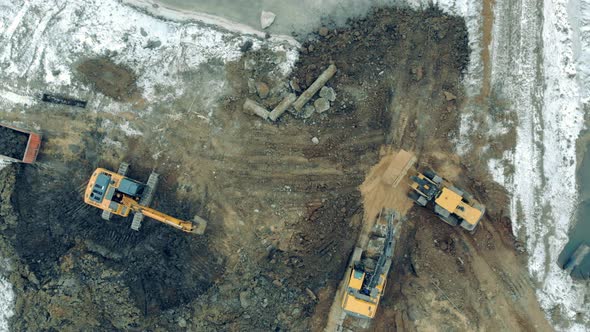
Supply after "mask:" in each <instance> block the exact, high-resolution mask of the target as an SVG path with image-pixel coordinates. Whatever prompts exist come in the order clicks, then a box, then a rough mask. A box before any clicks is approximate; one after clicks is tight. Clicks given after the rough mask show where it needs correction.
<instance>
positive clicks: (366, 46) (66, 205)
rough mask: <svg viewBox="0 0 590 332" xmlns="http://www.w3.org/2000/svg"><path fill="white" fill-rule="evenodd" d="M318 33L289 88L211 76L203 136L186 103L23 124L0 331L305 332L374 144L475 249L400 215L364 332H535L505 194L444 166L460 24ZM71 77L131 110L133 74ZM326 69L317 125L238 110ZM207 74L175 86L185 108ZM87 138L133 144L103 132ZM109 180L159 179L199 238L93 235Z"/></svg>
mask: <svg viewBox="0 0 590 332" xmlns="http://www.w3.org/2000/svg"><path fill="white" fill-rule="evenodd" d="M328 26H329V25H328ZM320 32H321V33H320V34H314V35H311V36H306V37H305V39H304V40H302V42H303V49H302V53H301V55H300V60H299V62H298V63H297V65H296V68H295V70H294V73H293V75H292V77H289V78H280V77H276V76H273V75H271V74H270V73H269V71H268V70H267V67H268V68H270V67H272V66H270V65H269V66H267V64H269V63H272V57H271V56H270V55H269V54H270V51H268V50H265V49H262V50H257V51H246V52H245V53H244V54H243V57H242V58H241V59H240V60H239V61H236V62H233V63H229V64H227V65H226V68H225V70H226V72H227V79H228V81H229V83H230V86H229V89H228V91H227V92H226V93H225V95H224V97H223V98H222V99H221V100H220V102H219V105H218V108H216V110H215V112H212V115H211V116H210V117H209V118H208V119H207V120H203V115H202V114H201V113H197V112H195V111H194V108H193V104H194V102H195V100H194V99H193V98H195V97H193V96H186V97H183V98H179V99H178V100H175V101H171V102H167V103H163V104H161V105H160V104H159V105H154V106H153V107H154V109H153V110H152V111H150V112H142V107H144V106H145V105H143V104H142V102H137V104H136V107H137V109H138V110H137V111H134V112H136V113H134V112H126V113H119V114H116V115H114V114H111V113H102V112H85V111H83V110H82V111H81V110H78V109H76V110H72V109H67V108H65V106H64V107H63V108H62V106H52V107H54V108H55V109H54V110H53V111H52V113H51V115H50V116H49V115H48V113H47V112H42V109H41V106H33V107H37V108H38V109H33V110H31V112H36V113H35V117H36V118H37V121H42V122H43V123H44V124H45V126H46V128H44V139H45V140H46V141H45V142H44V146H43V149H42V151H41V152H40V155H39V161H40V162H39V163H38V164H37V166H36V167H34V166H22V165H19V166H17V165H13V166H9V167H6V168H5V169H4V170H2V171H1V172H0V197H1V201H0V203H1V206H0V221H1V223H0V229H1V230H2V232H1V234H0V249H1V254H2V257H6V258H9V259H10V260H11V262H12V264H11V265H12V269H11V270H10V271H8V272H7V274H8V277H9V279H10V281H11V283H12V284H13V285H14V289H15V292H16V298H17V302H16V307H15V312H16V313H15V315H14V316H13V318H12V320H11V326H12V328H13V330H15V331H81V330H92V331H98V330H102V331H112V330H131V331H144V330H147V331H175V330H192V331H286V330H291V331H308V330H313V331H320V330H322V329H323V327H324V325H325V323H326V317H327V314H328V311H329V308H330V305H331V303H332V300H333V296H334V293H335V291H336V287H337V285H338V283H339V282H340V279H341V278H342V277H343V273H344V269H345V266H346V263H347V261H348V258H349V255H350V254H351V252H352V248H353V246H354V244H355V241H356V237H357V234H358V232H359V230H360V226H361V222H362V216H363V208H362V202H361V198H360V192H359V189H358V188H359V185H360V184H361V183H362V182H363V180H364V178H365V176H366V174H367V173H368V171H369V169H370V168H371V167H372V166H373V165H375V164H377V162H378V161H379V159H380V157H381V151H383V149H382V147H383V146H384V145H389V146H392V147H394V148H404V149H407V150H412V151H414V152H415V153H416V155H417V156H418V160H419V163H420V165H425V164H428V165H430V166H432V167H433V168H434V169H437V170H438V171H439V173H441V174H442V175H444V176H446V177H448V178H449V179H451V180H453V181H455V182H456V183H457V185H460V186H461V187H463V188H465V189H466V190H468V191H470V192H472V193H473V194H474V195H475V196H476V197H477V198H478V199H479V200H480V201H482V202H484V203H485V204H486V205H487V208H488V209H487V215H486V217H485V219H484V220H483V221H482V222H481V225H480V227H479V229H478V231H477V232H476V233H475V235H471V234H469V233H466V232H463V231H461V230H460V229H458V228H451V227H450V226H448V225H446V224H444V223H443V222H441V221H440V220H438V219H436V217H434V216H433V215H432V214H431V213H429V212H428V211H426V210H421V209H418V208H413V209H412V210H411V211H410V213H409V215H408V216H407V221H406V222H405V225H404V227H403V228H402V234H401V238H400V243H399V245H398V247H397V248H396V255H395V259H394V264H393V268H392V272H391V273H390V275H389V280H388V286H387V289H386V291H385V296H384V298H383V299H382V304H381V305H380V307H379V310H378V312H377V317H376V318H375V319H374V322H373V324H372V325H371V327H370V328H369V329H370V330H374V331H397V330H399V331H413V330H419V331H422V330H445V331H459V330H500V331H515V330H536V331H542V330H550V327H549V325H548V324H547V321H546V320H545V318H544V315H543V313H542V311H541V310H540V308H539V306H538V304H537V302H536V298H535V294H534V285H533V284H532V283H531V281H530V279H529V277H528V275H527V268H526V256H525V255H526V253H524V252H523V251H522V246H520V245H519V244H518V243H517V242H515V240H514V239H513V237H512V234H511V228H510V220H508V219H507V218H506V217H505V215H506V213H505V211H504V209H505V208H506V206H507V197H506V193H505V192H504V191H503V190H502V188H500V187H499V186H498V185H496V184H494V183H493V182H492V181H491V179H490V177H489V175H487V171H486V169H487V168H486V161H485V160H480V158H478V157H477V156H473V155H467V156H466V157H465V158H463V159H459V158H458V157H457V156H456V155H454V152H453V151H454V143H452V139H454V138H456V137H457V128H458V122H459V117H460V109H461V107H460V106H461V102H462V100H463V89H462V85H461V77H462V73H463V72H464V70H465V68H466V65H467V63H468V61H469V59H468V54H469V49H468V46H467V32H466V28H465V23H464V21H463V19H461V18H458V17H452V16H448V15H445V14H443V13H442V12H441V11H439V10H437V9H435V8H429V9H427V10H425V11H414V10H409V9H379V10H376V11H375V12H373V13H372V14H370V15H369V16H368V17H365V18H362V19H357V20H353V21H350V22H349V24H348V25H347V26H346V27H339V28H329V29H322V30H320ZM90 60H91V61H89V62H87V63H86V65H81V66H80V67H79V70H80V75H81V77H80V79H82V80H88V81H91V82H92V83H93V84H94V86H95V88H96V89H97V90H99V91H100V92H102V93H104V94H105V95H107V96H110V97H112V98H113V99H115V100H130V101H137V100H139V99H135V97H130V96H136V94H139V93H140V92H138V91H139V90H138V89H136V87H135V86H134V84H135V83H133V82H132V78H133V77H134V75H133V73H130V72H129V70H128V69H126V68H124V67H120V66H117V65H115V64H111V63H109V61H108V59H90ZM250 63H255V64H256V65H254V66H252V65H249V64H250ZM330 63H334V64H335V65H336V66H337V68H338V72H337V74H336V75H335V77H334V78H333V79H332V80H330V82H329V83H328V85H329V86H331V87H333V88H334V89H335V91H336V94H337V98H336V101H335V102H334V103H333V104H332V107H331V109H330V110H328V111H327V112H325V113H322V114H313V115H312V116H311V117H309V118H305V119H304V118H302V117H301V116H294V115H291V114H289V113H287V114H285V115H283V117H281V118H280V120H279V121H278V123H270V122H267V121H264V120H262V119H260V118H258V117H256V116H253V115H251V114H248V113H246V112H244V111H243V110H242V106H241V105H242V104H243V102H244V98H245V97H248V98H252V99H255V100H257V101H258V102H259V103H261V104H262V105H264V106H267V107H269V108H270V107H272V106H274V105H276V103H277V102H278V100H280V99H281V93H280V91H279V92H277V91H278V90H280V89H278V90H275V89H274V87H276V86H285V85H286V82H288V80H289V79H293V80H294V81H296V82H295V83H297V84H298V85H299V86H300V88H302V89H304V88H305V87H307V86H308V85H309V84H310V83H311V82H312V81H313V79H315V78H316V77H317V76H318V75H319V74H320V73H321V71H322V70H324V69H325V68H326V67H327V66H328V65H329V64H330ZM90 67H92V69H90V70H88V68H90ZM101 68H102V69H101ZM215 70H216V69H214V67H212V66H211V67H207V66H203V67H201V68H200V69H199V72H195V73H194V76H192V77H191V82H194V84H195V86H196V87H195V89H197V88H198V87H199V84H200V82H201V81H202V80H205V79H206V77H207V75H208V74H210V73H211V72H214V71H215ZM120 72H125V73H128V74H124V75H123V74H121V75H119V73H120ZM127 78H129V79H131V80H129V79H127ZM249 78H251V79H253V80H255V81H264V82H266V83H267V84H268V85H269V86H271V89H270V90H271V91H270V96H269V97H268V98H266V99H260V98H259V97H258V96H257V95H256V94H255V93H251V92H250V90H249V87H248V79H249ZM111 84H118V85H116V86H115V87H112V86H110V85H111ZM287 86H288V85H287ZM109 91H111V92H112V93H111V92H109ZM197 95H198V94H197ZM43 107H45V106H43ZM172 111H174V112H175V115H178V114H179V115H180V116H178V117H175V116H171V115H170V114H171V112H172ZM169 115H170V116H169ZM12 116H13V117H14V116H16V115H12ZM107 120H108V121H109V123H117V124H126V125H128V124H129V123H132V124H133V127H134V128H137V130H138V131H140V132H141V135H131V136H125V135H124V134H122V133H121V132H120V131H117V130H114V129H112V128H110V127H109V128H105V127H104V126H103V124H104V123H105V121H107ZM314 137H315V138H317V141H316V142H317V144H314V143H313V142H312V138H314ZM108 140H116V141H117V142H122V144H121V145H107V144H105V142H107V141H108ZM121 161H126V162H129V163H130V164H131V173H130V174H129V176H130V177H132V178H135V179H138V180H142V181H145V180H146V179H147V177H148V175H149V173H150V172H151V171H152V170H156V171H157V172H158V173H160V174H162V179H161V181H160V184H159V185H158V190H157V192H156V196H155V200H154V204H152V205H153V206H154V207H156V208H158V209H161V210H162V211H163V212H166V213H170V214H172V215H175V216H178V217H180V218H185V219H189V220H190V219H192V216H194V215H199V216H201V217H203V218H205V219H207V220H208V221H209V224H208V228H207V230H206V233H205V235H203V236H194V235H187V234H184V233H181V232H179V231H177V230H175V229H172V228H171V227H168V226H165V225H163V224H159V223H157V222H155V221H150V220H146V221H144V223H143V226H142V228H141V230H140V231H139V232H134V231H132V230H131V229H130V228H129V225H130V220H123V219H118V218H113V220H112V221H110V222H105V221H103V220H101V219H100V212H99V211H98V210H97V209H95V208H91V207H88V206H86V205H84V203H83V202H82V191H83V189H84V187H85V185H86V181H87V180H88V177H89V175H90V174H91V173H92V171H93V170H94V168H95V167H97V166H102V167H107V168H110V169H114V170H116V169H117V166H118V163H119V162H121Z"/></svg>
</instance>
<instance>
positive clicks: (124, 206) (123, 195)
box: [84, 163, 207, 234]
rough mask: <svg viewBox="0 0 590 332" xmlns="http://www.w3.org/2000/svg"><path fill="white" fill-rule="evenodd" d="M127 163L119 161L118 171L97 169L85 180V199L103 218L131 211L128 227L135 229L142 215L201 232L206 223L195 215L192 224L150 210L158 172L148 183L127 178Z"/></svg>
mask: <svg viewBox="0 0 590 332" xmlns="http://www.w3.org/2000/svg"><path fill="white" fill-rule="evenodd" d="M128 169H129V164H127V163H121V165H120V166H119V170H118V172H117V173H115V172H111V171H109V170H107V169H104V168H97V169H96V170H95V171H94V173H93V174H92V176H91V177H90V181H89V182H88V186H87V187H86V191H85V193H84V202H85V203H86V204H89V205H92V206H94V207H97V208H99V209H101V210H102V218H103V219H105V220H110V219H111V216H112V215H113V214H114V215H117V216H121V217H128V216H129V214H131V213H132V212H133V221H132V222H131V229H133V230H135V231H138V230H139V228H140V227H141V223H142V221H143V219H144V218H145V217H148V218H151V219H154V220H156V221H159V222H162V223H164V224H166V225H169V226H172V227H174V228H177V229H180V230H182V231H184V232H187V233H195V234H203V233H204V231H205V227H206V226H207V222H206V221H205V220H204V219H202V218H200V217H198V216H195V220H194V223H193V222H189V221H184V220H180V219H177V218H174V217H172V216H169V215H167V214H164V213H162V212H160V211H157V210H155V209H152V208H150V207H149V205H150V204H151V202H152V199H153V197H154V193H155V189H156V186H157V184H158V174H157V173H153V172H152V173H151V174H150V176H149V178H148V181H147V183H145V184H144V183H141V182H139V181H135V180H133V179H130V178H128V177H127V176H126V175H127V170H128Z"/></svg>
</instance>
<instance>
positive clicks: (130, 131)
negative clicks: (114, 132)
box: [119, 121, 143, 136]
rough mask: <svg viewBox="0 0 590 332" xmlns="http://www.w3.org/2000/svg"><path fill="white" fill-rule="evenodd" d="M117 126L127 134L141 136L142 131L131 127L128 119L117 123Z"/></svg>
mask: <svg viewBox="0 0 590 332" xmlns="http://www.w3.org/2000/svg"><path fill="white" fill-rule="evenodd" d="M119 128H120V129H121V130H122V131H123V132H124V133H125V135H127V136H143V133H142V132H141V131H139V130H137V129H133V128H131V124H130V123H129V121H126V122H125V123H123V124H122V125H119Z"/></svg>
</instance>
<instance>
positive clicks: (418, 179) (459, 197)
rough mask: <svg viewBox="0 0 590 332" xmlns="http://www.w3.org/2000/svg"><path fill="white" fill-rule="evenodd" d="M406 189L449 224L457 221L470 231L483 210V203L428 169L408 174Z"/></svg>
mask: <svg viewBox="0 0 590 332" xmlns="http://www.w3.org/2000/svg"><path fill="white" fill-rule="evenodd" d="M410 180H411V183H410V187H411V190H410V192H409V193H408V197H410V198H411V199H412V200H413V201H414V202H415V203H416V204H418V205H420V206H423V207H427V208H430V209H431V210H433V211H434V213H435V214H436V215H437V216H438V217H439V218H440V219H441V220H443V221H444V222H446V223H447V224H449V225H451V226H457V225H460V226H461V227H463V228H464V229H466V230H468V231H470V232H473V231H475V228H476V227H477V225H478V224H479V221H480V220H481V218H482V217H483V215H484V213H485V207H484V206H483V205H482V204H480V203H479V202H477V201H476V200H475V199H474V198H473V196H471V195H470V194H468V193H466V192H464V191H463V190H461V189H459V188H457V187H455V186H453V184H452V183H450V182H449V181H447V180H445V179H443V178H442V177H440V176H439V175H438V174H436V173H435V172H434V171H432V170H425V171H424V172H423V173H420V172H418V173H417V174H416V175H412V176H411V177H410Z"/></svg>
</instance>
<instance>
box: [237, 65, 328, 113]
mask: <svg viewBox="0 0 590 332" xmlns="http://www.w3.org/2000/svg"><path fill="white" fill-rule="evenodd" d="M336 71H337V69H336V66H335V65H334V64H331V65H329V66H328V68H327V69H326V70H324V71H323V72H322V74H321V75H320V76H319V77H318V78H317V79H316V80H315V81H314V82H313V83H312V84H311V85H310V86H309V88H307V90H305V91H303V92H302V93H301V94H300V95H299V97H297V95H296V93H299V92H301V88H300V87H299V84H298V83H297V82H296V81H295V80H291V81H289V87H290V89H291V92H290V93H288V94H287V95H286V96H285V97H284V98H283V99H282V100H281V101H280V102H279V103H278V104H276V106H275V107H274V108H273V109H272V110H271V111H269V110H268V109H266V108H265V107H264V106H262V105H260V104H259V103H257V102H256V101H254V100H252V99H250V98H246V101H245V102H244V106H243V109H244V110H245V111H247V112H250V113H252V114H255V115H258V116H259V117H261V118H263V119H265V120H267V119H269V120H271V121H273V122H274V121H277V120H278V119H279V118H280V117H281V116H282V115H283V114H284V113H285V112H286V111H290V112H291V113H292V114H293V115H295V116H298V117H302V118H309V117H311V116H312V114H314V113H315V112H318V113H323V112H326V111H327V110H329V109H330V106H331V103H333V102H334V101H335V100H336V92H335V91H334V89H333V88H331V87H327V86H326V83H327V82H328V81H329V80H330V79H331V78H332V77H333V76H334V75H335V74H336ZM248 88H249V91H250V93H252V94H257V95H258V97H259V98H261V99H265V98H267V97H268V95H269V92H270V89H269V88H268V85H266V84H265V83H263V82H254V80H249V81H248ZM318 91H319V97H318V98H316V99H315V100H314V101H313V103H310V100H312V99H313V98H314V96H315V95H316V94H318Z"/></svg>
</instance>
